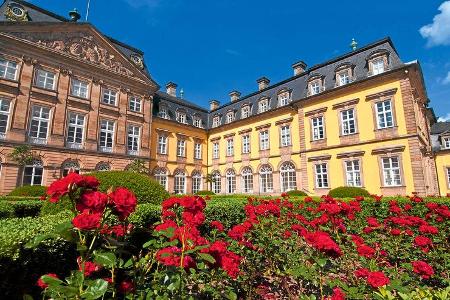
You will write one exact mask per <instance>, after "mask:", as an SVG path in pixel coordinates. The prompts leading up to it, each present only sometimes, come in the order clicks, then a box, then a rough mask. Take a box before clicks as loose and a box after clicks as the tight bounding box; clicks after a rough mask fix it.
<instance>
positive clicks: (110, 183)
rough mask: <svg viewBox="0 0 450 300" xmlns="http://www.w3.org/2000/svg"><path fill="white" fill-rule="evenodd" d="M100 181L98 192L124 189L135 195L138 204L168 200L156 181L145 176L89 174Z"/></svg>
mask: <svg viewBox="0 0 450 300" xmlns="http://www.w3.org/2000/svg"><path fill="white" fill-rule="evenodd" d="M86 175H91V176H95V177H96V178H97V179H98V180H99V181H100V186H99V188H98V189H99V190H100V191H102V192H107V191H108V189H110V188H111V187H113V188H116V187H125V188H127V189H129V190H130V191H133V193H134V194H135V195H136V197H137V199H138V203H153V204H161V202H162V201H163V200H164V199H167V198H169V196H170V195H169V193H168V192H167V191H166V190H165V189H164V187H163V186H161V185H160V184H159V183H158V182H157V181H155V180H152V179H150V177H148V176H147V175H143V174H138V173H134V172H127V171H107V172H93V173H90V174H86Z"/></svg>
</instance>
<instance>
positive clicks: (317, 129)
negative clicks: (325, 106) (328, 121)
mask: <svg viewBox="0 0 450 300" xmlns="http://www.w3.org/2000/svg"><path fill="white" fill-rule="evenodd" d="M311 127H312V140H313V141H317V140H322V139H324V138H325V126H324V122H323V116H320V117H317V118H312V119H311Z"/></svg>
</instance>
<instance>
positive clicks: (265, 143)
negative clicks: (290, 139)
mask: <svg viewBox="0 0 450 300" xmlns="http://www.w3.org/2000/svg"><path fill="white" fill-rule="evenodd" d="M269 149H270V138H269V130H261V131H260V132H259V150H269Z"/></svg>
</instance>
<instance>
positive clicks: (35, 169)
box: [22, 160, 44, 185]
mask: <svg viewBox="0 0 450 300" xmlns="http://www.w3.org/2000/svg"><path fill="white" fill-rule="evenodd" d="M27 171H30V172H31V174H30V175H25V174H26V173H27ZM39 173H40V174H39ZM25 177H30V182H29V184H26V185H42V182H43V180H44V165H43V163H42V161H41V160H34V161H33V163H32V164H28V165H25V166H24V168H23V174H22V185H25ZM38 178H40V180H39V181H38V180H37V179H38Z"/></svg>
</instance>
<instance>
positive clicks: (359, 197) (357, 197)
mask: <svg viewBox="0 0 450 300" xmlns="http://www.w3.org/2000/svg"><path fill="white" fill-rule="evenodd" d="M355 200H356V201H359V202H360V201H364V196H356V197H355Z"/></svg>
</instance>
